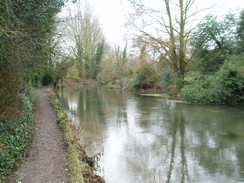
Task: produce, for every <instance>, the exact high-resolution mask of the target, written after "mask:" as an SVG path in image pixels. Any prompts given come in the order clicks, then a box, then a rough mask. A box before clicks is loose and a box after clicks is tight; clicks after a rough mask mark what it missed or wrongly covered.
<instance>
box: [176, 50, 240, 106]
mask: <svg viewBox="0 0 244 183" xmlns="http://www.w3.org/2000/svg"><path fill="white" fill-rule="evenodd" d="M243 60H244V55H235V56H230V57H229V59H228V60H226V61H225V62H224V64H223V65H222V66H221V68H220V70H219V71H218V72H216V73H214V74H213V75H205V76H204V75H200V74H199V73H196V72H195V73H194V74H195V76H193V75H192V74H193V73H191V74H190V76H188V77H186V79H185V80H186V82H188V83H189V84H188V85H186V86H185V87H184V88H183V89H182V90H181V92H180V96H181V97H182V98H183V99H185V100H188V101H191V102H201V103H228V104H240V103H243V102H244V83H243V81H244V74H243V73H244V72H243V67H244V65H243Z"/></svg>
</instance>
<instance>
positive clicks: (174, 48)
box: [128, 0, 198, 78]
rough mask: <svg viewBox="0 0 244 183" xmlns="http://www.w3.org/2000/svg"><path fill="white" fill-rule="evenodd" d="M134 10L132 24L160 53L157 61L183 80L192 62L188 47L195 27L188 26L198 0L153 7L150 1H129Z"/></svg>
mask: <svg viewBox="0 0 244 183" xmlns="http://www.w3.org/2000/svg"><path fill="white" fill-rule="evenodd" d="M128 1H129V3H130V5H132V7H133V9H134V10H135V14H134V16H131V17H130V20H132V21H130V25H132V26H133V27H135V28H136V29H137V30H138V31H139V34H140V38H141V39H143V40H144V42H145V43H146V44H147V45H148V46H150V47H151V48H153V49H154V50H155V51H157V52H158V60H159V61H161V62H167V63H168V65H169V66H170V67H171V68H172V69H173V70H174V71H175V72H177V74H178V77H179V78H184V75H185V72H186V70H187V67H188V63H189V60H190V59H189V54H187V44H188V40H189V35H190V33H191V30H192V28H190V27H187V25H188V24H189V23H190V22H191V20H192V18H193V17H194V15H196V14H197V13H198V12H197V11H195V12H194V13H192V12H191V11H190V9H192V7H193V5H194V2H195V0H158V1H157V3H158V4H156V5H155V6H152V4H153V3H151V4H150V2H149V1H147V0H128Z"/></svg>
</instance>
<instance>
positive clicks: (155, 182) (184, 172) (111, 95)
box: [61, 88, 244, 183]
mask: <svg viewBox="0 0 244 183" xmlns="http://www.w3.org/2000/svg"><path fill="white" fill-rule="evenodd" d="M61 98H62V102H63V104H64V105H65V108H66V111H67V112H68V113H69V115H70V117H71V118H72V120H73V122H74V123H75V124H77V125H80V126H81V127H82V129H83V131H84V135H83V138H82V143H83V144H84V145H86V147H87V149H88V151H89V153H90V154H96V153H98V152H101V151H102V152H103V153H102V157H101V159H100V161H99V165H100V167H101V170H100V173H101V174H102V176H104V177H105V180H106V182H108V183H115V182H116V183H159V182H160V183H162V182H165V183H179V182H180V183H187V182H200V183H201V182H204V183H205V182H209V183H212V182H213V183H214V182H230V183H231V182H233V183H234V182H243V180H244V137H243V131H244V122H243V119H244V112H243V108H242V107H226V106H200V105H187V104H176V103H175V102H172V101H167V100H166V101H165V100H161V99H158V98H153V97H143V96H138V95H134V94H131V93H127V92H121V91H109V90H108V91H107V90H103V89H101V88H93V89H82V90H79V91H73V92H70V91H64V92H63V93H62V94H61Z"/></svg>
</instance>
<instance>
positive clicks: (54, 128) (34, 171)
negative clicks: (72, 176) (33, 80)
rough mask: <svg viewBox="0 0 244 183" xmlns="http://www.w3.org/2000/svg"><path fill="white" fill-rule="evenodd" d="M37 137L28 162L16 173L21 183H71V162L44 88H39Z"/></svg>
mask: <svg viewBox="0 0 244 183" xmlns="http://www.w3.org/2000/svg"><path fill="white" fill-rule="evenodd" d="M36 94H37V105H36V123H35V127H34V130H33V131H34V136H33V141H32V143H31V147H30V149H29V152H28V154H29V155H28V157H27V159H26V161H25V162H24V163H23V164H22V165H21V166H20V168H19V169H18V171H17V172H16V173H15V175H14V179H15V182H18V181H19V182H21V183H67V182H69V179H68V161H67V158H66V152H65V149H64V142H63V138H62V135H61V133H60V131H59V128H58V125H57V123H56V114H55V111H54V109H53V108H52V107H51V106H50V103H49V100H48V95H47V93H46V92H45V90H44V89H38V90H37V92H36Z"/></svg>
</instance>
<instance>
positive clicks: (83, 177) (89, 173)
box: [48, 90, 104, 183]
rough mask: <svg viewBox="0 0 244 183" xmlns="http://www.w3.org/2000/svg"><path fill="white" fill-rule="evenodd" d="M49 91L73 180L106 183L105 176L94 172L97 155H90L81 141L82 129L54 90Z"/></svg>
mask: <svg viewBox="0 0 244 183" xmlns="http://www.w3.org/2000/svg"><path fill="white" fill-rule="evenodd" d="M48 93H49V99H50V103H51V105H52V106H53V107H54V109H55V110H56V115H57V122H58V124H59V127H60V129H61V131H62V134H63V137H64V139H65V144H66V149H67V152H68V155H67V156H68V160H69V175H70V179H71V182H81V183H83V182H86V183H104V180H103V178H102V177H100V176H98V175H96V174H95V173H94V163H95V159H96V157H95V156H93V157H89V156H88V155H87V153H86V151H85V148H84V147H82V146H81V144H80V143H79V140H80V138H81V129H80V128H79V127H77V126H74V125H72V121H71V120H69V119H68V116H67V115H66V114H65V112H64V110H63V107H62V104H61V103H60V102H59V101H58V99H57V97H56V95H55V93H54V92H53V90H49V91H48Z"/></svg>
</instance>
